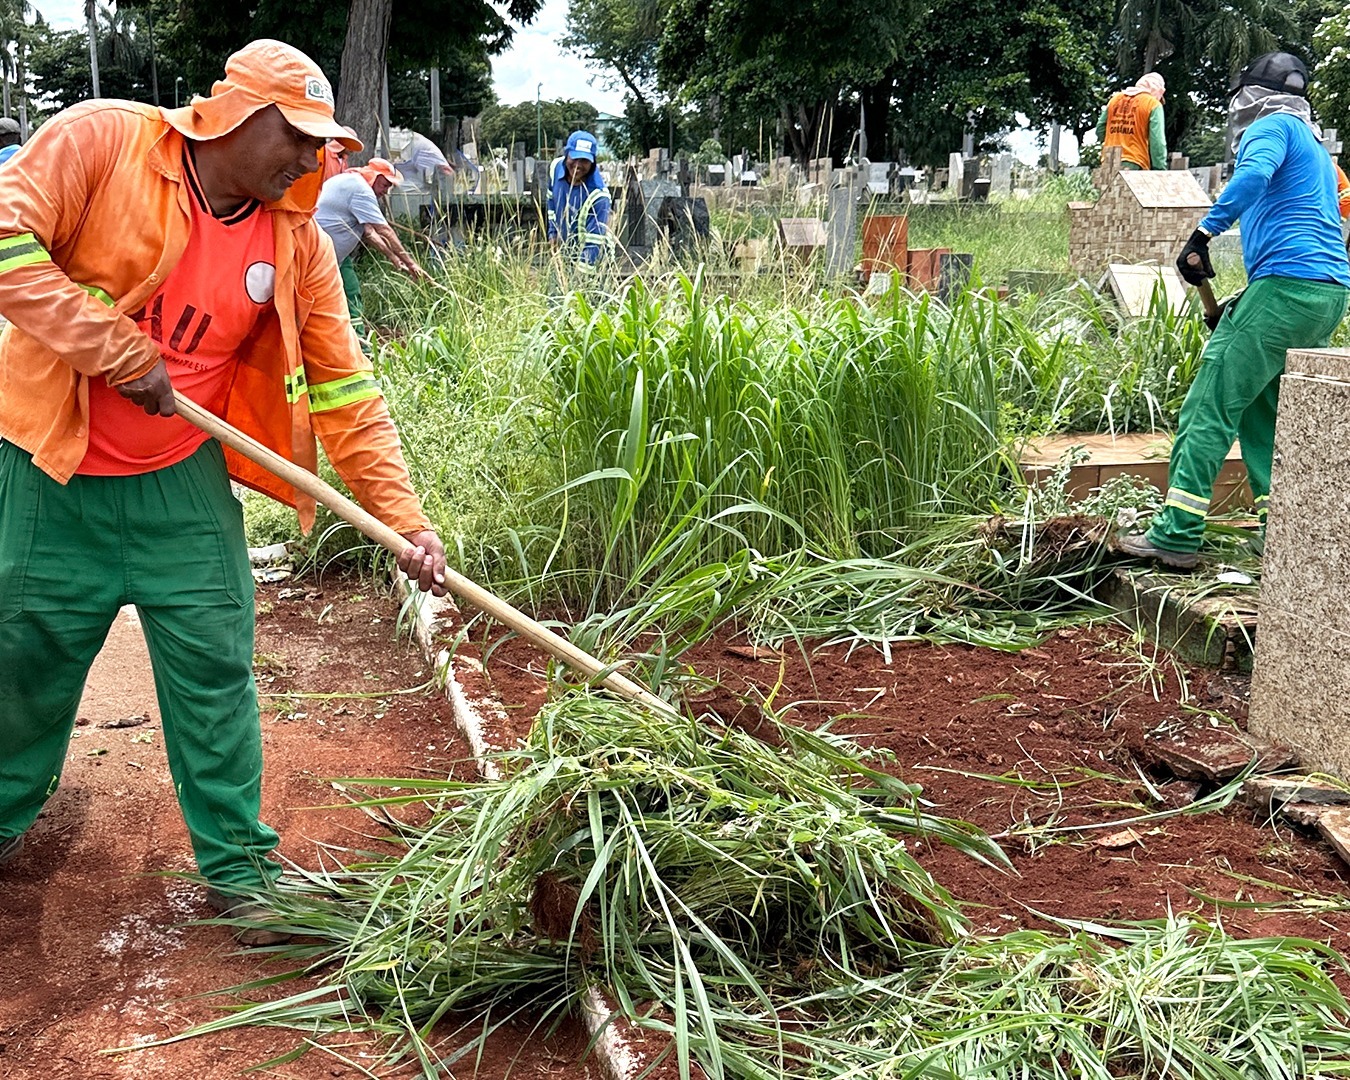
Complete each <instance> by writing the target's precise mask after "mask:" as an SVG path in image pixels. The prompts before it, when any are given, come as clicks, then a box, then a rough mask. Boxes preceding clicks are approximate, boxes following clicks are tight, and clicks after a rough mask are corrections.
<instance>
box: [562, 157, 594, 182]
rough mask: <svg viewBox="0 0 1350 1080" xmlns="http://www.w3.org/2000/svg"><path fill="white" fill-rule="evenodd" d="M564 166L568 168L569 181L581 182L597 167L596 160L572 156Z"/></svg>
mask: <svg viewBox="0 0 1350 1080" xmlns="http://www.w3.org/2000/svg"><path fill="white" fill-rule="evenodd" d="M563 167H564V168H565V169H566V170H567V182H568V183H569V184H579V183H581V182H582V181H583V180H585V179H586V177H588V176H590V175H591V170H592V169H594V168H595V162H593V161H587V160H586V159H585V158H573V157H570V158H568V159H567V163H566V165H564V166H563Z"/></svg>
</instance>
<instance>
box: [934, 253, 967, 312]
mask: <svg viewBox="0 0 1350 1080" xmlns="http://www.w3.org/2000/svg"><path fill="white" fill-rule="evenodd" d="M974 267H975V256H974V255H971V254H968V253H966V252H963V251H944V252H941V253H940V254H939V255H938V296H940V297H941V298H942V302H943V303H945V304H950V303H951V302H952V301H953V300H955V299H956V298H957V297H958V296H960V295H961V290H962V289H964V288H965V287H966V285H967V284H968V283H969V281H970V272H971V270H972V269H974Z"/></svg>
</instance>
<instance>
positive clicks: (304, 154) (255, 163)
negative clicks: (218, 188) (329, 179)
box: [226, 105, 327, 202]
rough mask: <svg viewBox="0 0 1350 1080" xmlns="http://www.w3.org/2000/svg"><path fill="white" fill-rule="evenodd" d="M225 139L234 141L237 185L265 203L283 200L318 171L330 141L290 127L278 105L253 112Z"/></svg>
mask: <svg viewBox="0 0 1350 1080" xmlns="http://www.w3.org/2000/svg"><path fill="white" fill-rule="evenodd" d="M226 138H230V139H232V145H231V147H230V150H231V157H232V158H233V162H234V168H233V169H232V170H231V171H232V172H233V173H234V180H235V183H236V185H237V186H238V187H239V188H241V189H242V193H243V194H246V195H248V196H250V197H251V198H254V199H260V200H262V201H263V202H273V201H274V200H276V199H279V198H281V197H282V196H283V195H285V194H286V189H287V188H289V187H290V186H291V185H292V184H294V183H295V182H296V181H297V180H299V179H300V177H302V176H305V175H307V174H309V173H312V172H314V171H315V170H317V169H318V167H319V151H320V150H322V149H323V145H324V143H325V142H326V141H327V140H326V139H320V138H315V137H314V136H313V135H306V134H305V133H304V132H303V131H300V130H299V129H297V128H293V127H291V125H290V124H289V123H288V122H287V121H286V117H284V116H283V115H282V114H281V110H280V109H278V108H277V107H276V106H275V105H269V106H268V107H267V108H265V109H260V110H259V111H258V112H256V113H254V114H253V115H252V116H250V117H249V118H248V119H247V120H245V121H244V122H243V123H242V124H240V125H239V127H238V128H236V129H235V130H234V131H233V132H231V134H230V135H228V136H226Z"/></svg>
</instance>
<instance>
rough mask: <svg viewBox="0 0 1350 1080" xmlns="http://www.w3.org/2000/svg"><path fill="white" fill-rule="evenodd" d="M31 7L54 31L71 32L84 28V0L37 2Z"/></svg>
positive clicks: (47, 0)
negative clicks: (76, 28)
mask: <svg viewBox="0 0 1350 1080" xmlns="http://www.w3.org/2000/svg"><path fill="white" fill-rule="evenodd" d="M33 7H34V10H36V11H39V12H41V13H42V18H43V19H44V20H46V22H47V25H49V26H51V27H53V28H54V29H57V30H72V29H74V28H75V27H83V26H84V0H38V2H37V3H36V4H34V5H33Z"/></svg>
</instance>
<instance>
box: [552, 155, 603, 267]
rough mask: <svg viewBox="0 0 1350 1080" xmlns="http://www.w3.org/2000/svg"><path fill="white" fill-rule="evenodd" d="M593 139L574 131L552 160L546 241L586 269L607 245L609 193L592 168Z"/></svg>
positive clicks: (597, 171)
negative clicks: (558, 155) (561, 153)
mask: <svg viewBox="0 0 1350 1080" xmlns="http://www.w3.org/2000/svg"><path fill="white" fill-rule="evenodd" d="M595 147H596V140H595V136H594V135H592V134H591V133H590V132H589V131H574V132H572V134H571V135H569V136H568V138H567V146H566V147H565V148H564V150H563V155H562V157H559V158H555V159H554V161H553V168H552V170H551V176H552V185H551V186H550V188H549V193H548V238H549V240H550V241H551V242H552V243H553V244H554V245H555V246H560V247H562V248H563V249H564V250H565V251H567V252H568V253H569V254H571V255H573V256H574V257H575V258H576V260H577V263H578V264H579V265H580V266H582V267H585V268H587V269H590V268H593V267H594V266H595V264H596V263H597V262H599V261H600V256H601V254H602V253H603V252H604V251H605V249H606V248H607V247H608V245H609V242H610V240H609V192H608V190H606V188H605V181H604V178H603V177H602V176H601V175H600V170H599V169H598V168H596V165H595Z"/></svg>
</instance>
